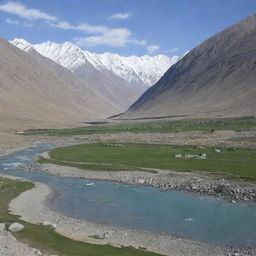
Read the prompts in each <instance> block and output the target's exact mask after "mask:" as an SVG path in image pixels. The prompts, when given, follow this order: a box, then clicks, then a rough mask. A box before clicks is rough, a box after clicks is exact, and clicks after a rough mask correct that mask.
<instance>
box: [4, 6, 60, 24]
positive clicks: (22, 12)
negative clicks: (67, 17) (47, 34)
mask: <svg viewBox="0 0 256 256" xmlns="http://www.w3.org/2000/svg"><path fill="white" fill-rule="evenodd" d="M0 10H1V11H3V12H7V13H9V14H13V15H17V16H19V17H21V18H24V19H27V20H38V19H43V20H48V21H56V20H57V17H55V16H52V15H49V14H47V13H44V12H41V11H39V10H36V9H29V8H27V7H25V6H24V5H23V4H21V3H18V2H7V3H5V4H2V5H0Z"/></svg>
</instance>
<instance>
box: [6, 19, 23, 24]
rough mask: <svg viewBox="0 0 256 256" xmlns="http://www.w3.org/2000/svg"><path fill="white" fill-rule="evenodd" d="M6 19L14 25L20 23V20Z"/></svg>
mask: <svg viewBox="0 0 256 256" xmlns="http://www.w3.org/2000/svg"><path fill="white" fill-rule="evenodd" d="M5 21H6V23H8V24H13V25H19V24H20V22H19V21H18V20H13V19H6V20H5Z"/></svg>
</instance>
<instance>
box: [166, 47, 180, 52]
mask: <svg viewBox="0 0 256 256" xmlns="http://www.w3.org/2000/svg"><path fill="white" fill-rule="evenodd" d="M179 49H180V48H173V49H171V50H167V51H164V52H166V53H173V52H177V51H178V50H179Z"/></svg>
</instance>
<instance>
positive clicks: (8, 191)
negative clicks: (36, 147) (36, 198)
mask: <svg viewBox="0 0 256 256" xmlns="http://www.w3.org/2000/svg"><path fill="white" fill-rule="evenodd" d="M0 184H1V186H0V198H1V201H0V223H2V222H3V223H5V224H7V225H9V224H11V223H13V222H19V223H21V224H23V225H24V226H25V228H24V229H23V230H22V231H19V232H17V233H13V234H14V235H15V237H16V238H17V239H18V240H19V241H21V242H25V243H27V244H29V245H31V246H32V247H35V248H38V249H39V250H41V251H42V252H45V253H48V254H58V255H69V256H85V255H86V256H102V255H105V256H121V255H122V256H123V255H124V256H157V255H159V254H155V253H151V252H147V251H143V250H137V249H134V248H132V247H122V248H116V247H113V246H110V245H95V244H88V243H83V242H79V241H74V240H72V239H69V238H67V237H64V236H62V235H60V234H58V233H57V232H55V231H54V229H53V228H52V227H50V226H43V225H34V224H31V223H28V222H25V221H22V220H20V219H19V216H16V215H13V214H10V213H9V210H8V205H9V202H10V201H11V200H12V199H13V198H15V197H17V196H18V195H19V194H20V193H22V192H24V191H26V190H28V189H30V188H32V187H33V184H32V183H29V182H21V181H16V180H9V179H4V178H0Z"/></svg>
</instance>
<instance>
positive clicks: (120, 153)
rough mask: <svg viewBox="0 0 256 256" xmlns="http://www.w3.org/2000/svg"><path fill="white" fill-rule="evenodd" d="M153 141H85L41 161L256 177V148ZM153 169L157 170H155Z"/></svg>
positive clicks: (53, 151)
mask: <svg viewBox="0 0 256 256" xmlns="http://www.w3.org/2000/svg"><path fill="white" fill-rule="evenodd" d="M214 149H215V148H213V147H203V148H202V147H198V146H185V145H152V144H121V145H120V144H116V145H115V144H85V145H76V146H69V147H63V148H56V149H53V150H51V151H50V158H51V159H49V160H47V159H41V160H40V162H41V163H43V162H50V163H54V164H59V165H66V166H74V167H78V168H81V169H90V170H96V171H97V170H101V171H102V170H106V171H120V170H129V171H133V170H139V169H140V168H153V169H164V170H175V171H180V172H185V171H202V172H209V173H214V174H222V173H224V174H226V175H230V176H236V177H239V178H243V179H248V180H250V179H252V180H254V179H256V151H255V150H253V149H245V148H218V149H220V150H221V152H220V153H217V152H215V150H214ZM200 153H204V154H207V159H204V160H202V159H192V158H175V155H176V154H182V155H184V154H196V155H198V154H200ZM152 171H154V170H152Z"/></svg>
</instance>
